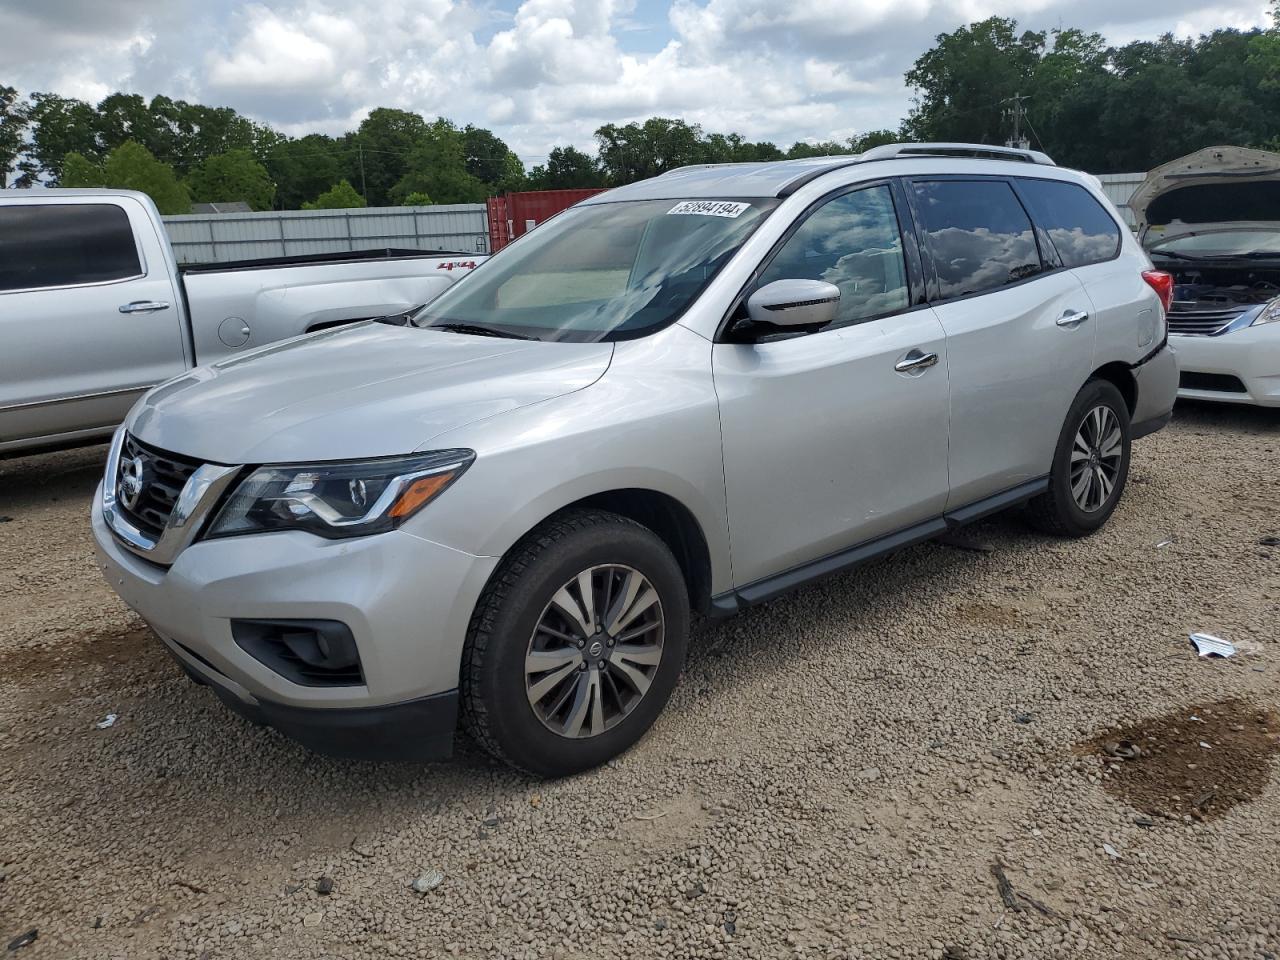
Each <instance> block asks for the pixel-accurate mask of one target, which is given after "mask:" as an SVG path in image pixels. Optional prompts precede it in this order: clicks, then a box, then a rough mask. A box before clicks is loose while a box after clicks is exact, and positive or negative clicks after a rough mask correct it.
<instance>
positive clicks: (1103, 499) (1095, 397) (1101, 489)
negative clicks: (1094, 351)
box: [1027, 380, 1132, 537]
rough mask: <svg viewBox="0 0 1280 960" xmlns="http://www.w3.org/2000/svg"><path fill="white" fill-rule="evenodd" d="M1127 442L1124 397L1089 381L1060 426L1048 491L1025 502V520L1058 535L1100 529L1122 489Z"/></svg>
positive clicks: (1107, 385) (1084, 533) (1106, 384)
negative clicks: (1027, 517) (1027, 519)
mask: <svg viewBox="0 0 1280 960" xmlns="http://www.w3.org/2000/svg"><path fill="white" fill-rule="evenodd" d="M1131 442H1132V441H1131V438H1130V434H1129V408H1128V407H1127V406H1126V405H1125V402H1124V397H1123V396H1121V395H1120V391H1119V390H1117V389H1116V387H1115V385H1114V384H1111V383H1109V382H1107V381H1106V380H1090V381H1089V382H1088V383H1087V384H1085V385H1084V388H1083V389H1081V391H1080V392H1079V393H1078V394H1077V395H1076V399H1075V402H1074V403H1073V404H1072V405H1071V411H1070V412H1069V413H1068V414H1067V420H1066V423H1065V424H1063V427H1062V434H1061V435H1060V436H1059V438H1058V446H1057V449H1056V451H1055V453H1054V458H1053V470H1052V472H1051V474H1050V477H1049V489H1048V490H1047V491H1046V492H1045V493H1043V494H1041V495H1040V496H1038V497H1036V498H1035V499H1034V500H1032V501H1031V502H1030V503H1028V504H1027V512H1028V515H1029V517H1030V519H1031V522H1032V523H1033V524H1034V525H1035V526H1036V527H1038V528H1039V529H1041V530H1044V531H1045V532H1046V533H1052V534H1056V535H1058V536H1064V537H1085V536H1088V535H1089V534H1091V533H1093V532H1094V531H1095V530H1098V529H1100V528H1101V527H1102V525H1103V524H1105V523H1106V522H1107V520H1108V519H1109V518H1110V516H1111V514H1112V512H1113V511H1114V510H1115V508H1116V504H1118V503H1119V502H1120V495H1121V494H1122V493H1123V492H1124V486H1125V481H1126V480H1127V479H1128V477H1129V452H1130V444H1131Z"/></svg>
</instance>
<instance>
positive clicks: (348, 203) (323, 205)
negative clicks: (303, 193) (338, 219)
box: [302, 180, 365, 210]
mask: <svg viewBox="0 0 1280 960" xmlns="http://www.w3.org/2000/svg"><path fill="white" fill-rule="evenodd" d="M363 206H365V199H364V197H362V196H360V194H358V193H357V192H356V188H355V187H353V186H352V185H351V184H350V183H348V182H347V181H346V180H339V181H338V182H337V183H335V184H334V185H333V186H332V187H330V188H329V189H328V190H326V191H325V192H324V193H322V194H320V196H318V197H316V198H315V199H314V200H309V201H307V202H306V203H304V204H303V205H302V209H303V210H350V209H352V208H354V207H363Z"/></svg>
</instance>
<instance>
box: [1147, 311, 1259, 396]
mask: <svg viewBox="0 0 1280 960" xmlns="http://www.w3.org/2000/svg"><path fill="white" fill-rule="evenodd" d="M1170 339H1171V340H1172V341H1173V343H1174V344H1175V346H1176V348H1177V351H1178V362H1179V366H1180V367H1181V368H1182V371H1183V372H1184V373H1190V374H1214V375H1224V376H1229V377H1236V378H1238V379H1239V381H1240V384H1241V386H1242V387H1243V390H1239V389H1227V390H1222V389H1211V390H1205V389H1194V388H1192V387H1180V388H1179V390H1178V397H1179V398H1180V399H1187V400H1216V401H1219V402H1224V403H1247V404H1253V405H1256V406H1262V407H1280V323H1264V324H1262V325H1261V326H1257V327H1245V328H1243V329H1242V330H1234V331H1232V332H1230V333H1224V334H1221V335H1220V336H1216V337H1185V336H1173V337H1171V338H1170Z"/></svg>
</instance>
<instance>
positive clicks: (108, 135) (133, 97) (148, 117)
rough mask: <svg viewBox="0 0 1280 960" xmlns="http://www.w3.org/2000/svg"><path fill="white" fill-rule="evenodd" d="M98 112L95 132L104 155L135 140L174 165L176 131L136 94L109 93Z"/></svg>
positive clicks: (98, 106) (96, 111)
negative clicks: (126, 142)
mask: <svg viewBox="0 0 1280 960" xmlns="http://www.w3.org/2000/svg"><path fill="white" fill-rule="evenodd" d="M95 113H96V114H97V116H96V117H95V118H94V129H95V131H96V133H97V140H98V149H99V150H100V151H102V152H103V153H110V152H111V151H112V150H114V149H115V148H116V147H118V146H120V145H121V144H122V143H124V142H125V141H126V140H132V141H133V142H134V143H139V144H141V145H142V146H144V147H146V148H147V149H148V150H149V151H151V153H152V154H153V155H154V156H155V158H156V159H157V160H160V161H161V162H163V163H169V164H172V163H173V162H174V160H175V151H174V146H175V144H174V133H173V130H172V129H171V128H170V127H169V125H168V124H167V123H165V121H164V118H163V117H161V116H158V115H157V114H156V113H154V112H152V110H151V105H150V104H148V103H147V101H146V100H144V99H143V98H142V97H140V96H138V95H137V94H136V93H134V94H126V93H112V94H109V95H108V96H106V97H103V98H102V100H100V101H99V102H98V105H97V107H96V108H95Z"/></svg>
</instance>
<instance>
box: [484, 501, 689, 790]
mask: <svg viewBox="0 0 1280 960" xmlns="http://www.w3.org/2000/svg"><path fill="white" fill-rule="evenodd" d="M688 630H689V598H688V591H687V589H686V587H685V582H684V578H683V575H682V574H681V571H680V566H679V564H678V563H677V562H676V560H675V558H674V557H673V556H672V555H671V551H670V550H669V549H668V548H667V546H666V544H665V543H663V542H662V540H661V539H660V538H659V537H658V536H657V535H655V534H654V533H653V532H652V531H650V530H648V529H647V528H645V527H643V526H641V525H639V524H637V523H635V522H633V521H631V520H628V519H626V518H625V517H621V516H618V515H617V514H612V513H608V512H605V511H597V510H583V511H574V512H571V513H566V514H563V515H561V516H559V517H557V518H554V519H552V520H550V521H548V522H547V523H545V524H543V525H542V526H541V527H539V528H538V529H537V530H535V531H534V532H533V533H532V534H530V535H529V536H528V537H526V538H525V540H524V541H522V542H521V543H520V544H518V545H517V546H516V547H515V548H514V549H513V550H512V552H511V554H509V555H508V557H507V558H506V559H505V560H504V561H503V563H502V566H501V567H500V568H499V569H498V571H497V573H496V574H495V575H494V577H493V580H492V581H491V583H490V584H489V586H488V588H486V590H485V593H484V595H483V596H482V597H481V599H480V602H479V603H478V604H477V607H476V612H475V615H474V616H473V617H472V622H471V629H470V631H469V635H468V638H467V645H466V650H465V651H464V655H463V673H462V702H463V718H464V722H465V723H466V725H467V727H468V729H469V731H470V732H471V734H472V736H473V737H475V739H476V740H477V741H478V742H479V743H480V744H481V745H482V746H484V748H485V749H486V750H488V751H489V752H490V753H492V754H493V755H494V756H495V757H497V758H498V759H501V760H504V761H505V762H507V763H510V764H512V765H513V766H516V767H520V768H521V769H524V770H527V771H529V772H530V773H534V774H538V775H540V776H551V777H555V776H564V775H567V774H571V773H576V772H578V771H581V770H586V769H589V768H591V767H594V766H597V765H599V764H601V763H603V762H604V761H605V760H608V759H609V758H610V757H613V756H616V755H617V754H619V753H621V752H622V751H624V750H626V749H627V748H628V747H630V746H631V745H632V744H634V743H635V742H636V741H637V740H638V739H640V737H641V736H642V735H643V734H644V733H645V731H646V730H648V729H649V727H650V726H652V724H653V722H654V720H656V719H657V717H658V714H659V713H661V711H662V708H663V707H664V706H665V705H666V702H667V699H668V698H669V697H670V695H671V691H672V689H673V688H674V687H675V683H676V679H677V678H678V676H679V674H680V670H681V668H682V667H683V664H684V655H685V646H686V642H687V636H688Z"/></svg>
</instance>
